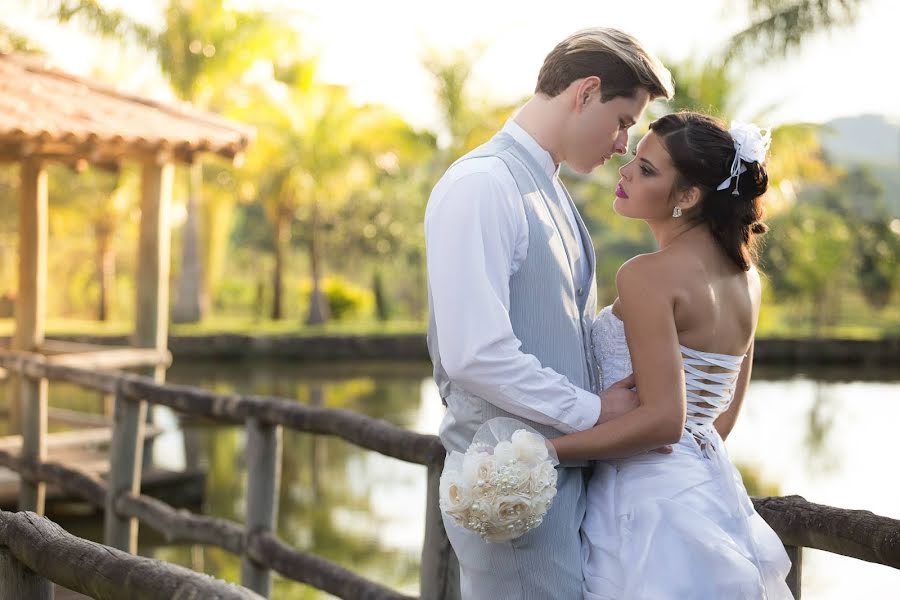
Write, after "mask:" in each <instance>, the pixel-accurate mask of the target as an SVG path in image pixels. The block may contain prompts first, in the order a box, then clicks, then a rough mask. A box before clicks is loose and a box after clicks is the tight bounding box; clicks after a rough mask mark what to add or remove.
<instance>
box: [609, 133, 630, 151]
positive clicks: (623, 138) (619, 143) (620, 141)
mask: <svg viewBox="0 0 900 600" xmlns="http://www.w3.org/2000/svg"><path fill="white" fill-rule="evenodd" d="M613 152H615V153H616V154H625V153H626V152H628V131H627V130H626V131H623V132H622V133H620V134H619V136H618V137H617V138H616V143H615V146H613Z"/></svg>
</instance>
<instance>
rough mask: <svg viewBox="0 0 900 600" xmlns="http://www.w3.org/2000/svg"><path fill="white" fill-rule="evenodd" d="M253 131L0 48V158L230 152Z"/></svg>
mask: <svg viewBox="0 0 900 600" xmlns="http://www.w3.org/2000/svg"><path fill="white" fill-rule="evenodd" d="M253 135H254V129H253V128H252V127H250V126H247V125H244V124H242V123H238V122H234V121H229V120H226V119H224V118H222V117H219V116H216V115H214V114H211V113H208V112H203V111H200V110H198V109H196V108H194V107H193V106H191V105H190V104H187V103H162V102H157V101H154V100H149V99H146V98H141V97H138V96H134V95H129V94H125V93H121V92H118V91H115V90H114V89H112V88H111V87H109V86H106V85H104V84H102V83H100V82H97V81H91V80H89V79H85V78H82V77H76V76H74V75H70V74H68V73H65V72H63V71H60V70H57V69H54V68H53V67H52V66H50V65H49V64H48V63H47V62H46V61H45V60H43V59H39V58H36V57H33V56H29V55H24V54H17V53H5V54H4V53H0V159H6V160H10V159H12V160H16V159H19V158H23V157H25V156H28V155H42V156H46V157H48V158H50V159H53V158H57V159H60V160H64V161H75V160H87V161H89V162H93V163H97V164H103V163H109V164H113V165H115V164H117V163H118V162H119V161H121V160H123V159H134V158H141V157H147V156H148V155H150V156H153V155H159V154H162V155H163V157H164V159H165V160H170V159H171V160H179V161H190V160H192V157H193V155H194V154H195V153H198V152H212V153H215V154H218V155H221V156H224V157H226V158H231V159H233V158H234V157H235V156H237V155H239V154H240V153H241V152H243V151H244V150H245V148H246V147H247V145H248V144H249V143H250V141H251V140H252V138H253Z"/></svg>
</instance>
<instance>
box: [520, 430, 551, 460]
mask: <svg viewBox="0 0 900 600" xmlns="http://www.w3.org/2000/svg"><path fill="white" fill-rule="evenodd" d="M512 445H513V448H515V450H516V454H517V455H518V457H519V460H522V461H525V462H527V463H531V464H537V463H539V462H540V461H542V460H544V459H546V458H547V456H548V455H549V452H548V451H547V443H546V440H544V438H543V437H541V436H540V435H538V434H536V433H532V432H530V431H526V430H525V429H519V430H518V431H516V432H515V433H513V435H512Z"/></svg>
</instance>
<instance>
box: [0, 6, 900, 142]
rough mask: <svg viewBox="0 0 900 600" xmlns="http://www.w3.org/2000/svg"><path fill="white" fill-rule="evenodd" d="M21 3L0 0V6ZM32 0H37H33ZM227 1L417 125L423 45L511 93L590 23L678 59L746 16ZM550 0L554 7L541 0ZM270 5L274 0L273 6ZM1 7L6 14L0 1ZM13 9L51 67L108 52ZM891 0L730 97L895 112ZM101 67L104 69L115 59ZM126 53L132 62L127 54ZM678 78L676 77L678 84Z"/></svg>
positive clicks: (823, 113) (790, 116) (481, 87)
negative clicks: (272, 20)
mask: <svg viewBox="0 0 900 600" xmlns="http://www.w3.org/2000/svg"><path fill="white" fill-rule="evenodd" d="M7 3H10V4H18V5H19V7H21V6H22V3H21V2H20V1H17V0H0V6H2V5H4V4H7ZM35 4H40V3H35ZM103 4H105V5H109V6H120V7H124V8H125V9H126V10H128V11H129V12H131V13H132V14H134V15H135V16H136V17H137V18H139V19H141V20H144V21H147V22H149V23H151V24H152V23H155V22H159V19H160V17H159V6H160V4H161V0H151V1H149V2H145V3H135V2H127V1H126V0H106V1H105V2H103ZM233 4H234V5H236V6H266V7H273V8H274V10H278V11H280V13H281V14H282V16H283V17H284V18H287V19H290V20H291V21H293V22H296V23H297V25H298V27H299V28H300V29H301V31H302V32H303V33H304V36H305V45H306V46H307V49H308V50H309V51H312V52H313V53H318V55H319V57H320V61H321V73H322V78H323V79H326V80H329V81H332V82H337V83H343V84H346V85H348V86H349V87H350V88H351V90H352V92H353V94H354V96H355V97H356V98H357V99H359V100H361V101H374V102H380V103H383V104H386V105H388V106H390V107H392V108H395V109H396V110H398V111H399V112H400V113H401V114H403V115H404V116H405V117H406V118H407V119H408V120H410V121H411V122H413V123H414V124H416V125H420V126H428V127H435V126H436V124H437V112H436V108H435V106H434V102H433V99H432V89H431V83H430V81H429V79H428V76H427V74H426V73H425V72H424V70H423V69H422V66H421V55H422V53H423V51H424V50H425V49H427V48H436V49H438V50H451V49H457V48H468V47H471V46H474V45H476V44H479V45H481V46H482V47H483V48H484V54H483V58H482V60H481V61H480V62H479V64H478V65H477V68H476V70H475V73H474V84H475V85H474V87H473V90H474V91H475V93H476V94H479V95H484V96H487V97H490V98H496V99H500V100H514V99H516V98H519V97H522V96H524V95H527V94H528V93H530V91H531V90H532V87H533V85H534V81H535V78H536V76H537V72H538V69H539V68H540V64H541V61H542V60H543V58H544V56H545V55H546V53H547V52H548V51H549V50H550V49H551V48H552V47H553V46H554V45H555V44H556V43H557V42H558V41H559V40H561V39H562V38H564V37H565V36H566V35H568V34H569V33H571V32H573V31H575V30H577V29H580V28H583V27H587V26H593V25H604V26H612V27H618V28H620V29H623V30H625V31H628V32H630V33H632V34H633V35H635V36H636V37H638V38H639V39H641V40H642V41H643V42H644V44H645V45H646V46H647V47H648V48H649V49H651V50H652V51H654V52H656V53H657V54H659V55H660V56H661V57H663V58H669V59H673V60H683V59H687V58H692V57H693V58H701V59H702V58H704V57H707V56H710V55H711V54H713V53H714V52H715V51H716V49H717V48H719V47H721V46H722V44H723V43H724V42H725V41H726V40H727V39H728V37H729V36H730V35H731V34H732V33H734V32H736V31H738V30H739V29H741V28H742V26H743V25H744V24H745V23H746V19H747V17H746V13H745V12H744V11H745V8H744V7H745V5H746V4H747V2H746V0H682V1H681V2H672V1H671V0H634V1H631V2H625V1H624V0H619V2H615V3H613V2H604V1H602V0H553V1H551V0H544V2H538V1H534V0H517V1H516V2H509V1H506V0H503V1H490V0H455V1H454V2H452V3H449V2H436V1H434V0H379V1H378V2H369V1H365V0H257V1H254V0H243V1H240V0H233ZM550 6H553V7H554V8H553V9H550V8H549V7H550ZM275 7H277V8H275ZM3 12H4V13H5V14H7V15H8V14H10V13H9V12H7V11H6V10H4V11H3ZM17 12H18V14H17V16H15V17H12V19H10V22H11V24H14V25H19V26H21V27H22V28H23V29H25V30H26V31H28V32H29V33H31V34H32V35H34V36H35V37H36V38H37V39H39V40H40V41H41V42H42V43H43V44H44V45H45V46H46V47H48V48H49V50H50V51H51V54H52V55H53V57H54V58H55V59H56V60H57V61H58V62H59V64H60V66H62V67H63V68H66V69H67V70H71V71H75V72H84V71H85V69H86V68H87V66H88V65H91V64H94V63H97V62H100V63H101V64H102V63H104V62H108V61H110V60H112V59H111V58H110V56H111V53H110V52H109V51H108V49H106V50H104V49H103V48H102V47H99V46H98V45H97V44H95V43H93V42H91V41H90V40H86V39H85V38H84V37H83V36H80V35H78V34H74V33H69V32H65V31H60V28H58V27H52V26H48V25H46V24H45V23H42V22H41V21H39V20H38V19H36V18H35V16H34V14H35V13H34V12H31V14H29V11H27V10H26V11H22V10H19V11H17ZM897 23H900V3H897V2H894V1H893V0H865V1H864V2H863V9H862V14H861V18H860V19H859V21H858V23H857V24H856V25H855V26H853V27H852V28H846V29H839V30H836V31H833V32H831V33H829V34H822V35H819V36H816V37H815V38H811V39H809V40H808V41H807V43H806V45H805V46H804V48H803V51H802V52H801V53H800V54H798V55H795V56H793V57H791V58H789V59H787V60H780V61H775V62H773V63H772V64H770V65H768V66H761V67H759V68H757V69H748V72H747V75H746V79H745V81H744V83H743V85H741V89H740V90H739V92H738V93H739V96H740V97H741V98H742V101H741V102H740V114H737V115H735V117H737V118H742V119H747V118H750V117H753V116H755V115H756V114H757V113H758V112H759V111H761V110H762V109H764V108H767V107H770V106H775V108H774V110H773V111H772V112H771V113H770V115H771V119H772V123H766V124H767V125H771V124H775V123H777V122H784V121H825V120H828V119H831V118H833V117H837V116H844V115H856V114H861V113H879V114H884V115H887V116H888V117H889V118H891V119H893V120H897V121H900V101H898V99H900V78H898V77H897V76H896V74H895V71H896V65H895V64H894V63H895V62H896V59H897V57H900V36H898V35H897V32H896V25H897ZM115 60H117V61H119V66H118V67H116V66H115V65H109V66H107V70H108V71H110V72H115V71H119V70H120V69H121V59H115ZM126 60H134V59H133V58H128V59H126ZM149 80H152V75H151V74H150V67H149V66H144V67H143V68H141V67H140V66H139V65H134V68H133V69H131V73H130V76H129V79H127V80H125V81H120V82H119V83H120V84H121V85H124V86H125V87H144V86H146V85H147V82H148V81H149ZM676 85H677V82H676Z"/></svg>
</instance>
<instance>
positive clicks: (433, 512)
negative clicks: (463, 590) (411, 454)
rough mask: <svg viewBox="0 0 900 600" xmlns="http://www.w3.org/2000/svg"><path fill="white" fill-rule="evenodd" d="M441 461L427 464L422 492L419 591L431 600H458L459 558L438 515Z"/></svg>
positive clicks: (422, 595)
mask: <svg viewBox="0 0 900 600" xmlns="http://www.w3.org/2000/svg"><path fill="white" fill-rule="evenodd" d="M443 468H444V463H443V461H441V462H436V463H432V464H429V465H428V487H427V491H426V493H425V502H426V505H425V540H424V542H423V544H422V563H421V565H422V566H421V568H420V570H419V578H420V579H419V581H420V584H419V595H420V596H421V597H422V598H434V599H435V600H459V598H460V585H459V562H458V561H457V559H456V553H455V552H454V551H453V548H452V547H451V546H450V540H448V539H447V531H446V530H445V529H444V521H443V519H441V508H440V505H439V502H438V500H439V497H440V496H439V490H440V484H441V471H442V470H443Z"/></svg>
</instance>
